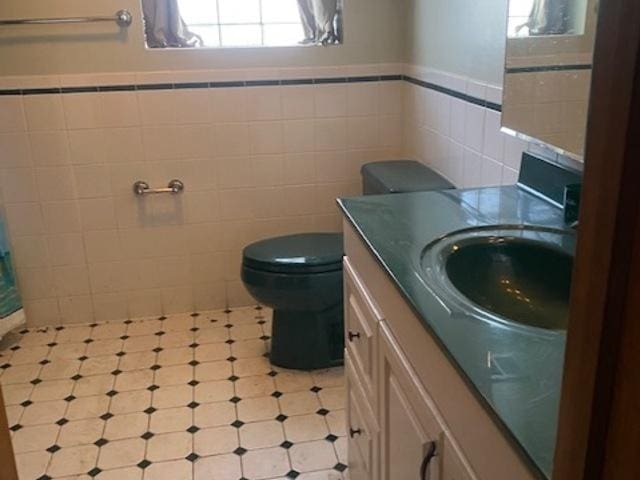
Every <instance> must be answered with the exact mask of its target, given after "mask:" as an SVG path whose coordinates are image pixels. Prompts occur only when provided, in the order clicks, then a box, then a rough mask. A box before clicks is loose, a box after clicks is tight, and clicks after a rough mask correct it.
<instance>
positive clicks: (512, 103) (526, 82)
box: [502, 0, 597, 160]
mask: <svg viewBox="0 0 640 480" xmlns="http://www.w3.org/2000/svg"><path fill="white" fill-rule="evenodd" d="M596 8H597V0H509V30H508V38H507V49H506V62H505V65H506V70H505V76H504V98H503V105H502V125H503V127H504V129H505V131H506V132H507V133H513V134H516V135H518V136H520V137H522V138H525V139H527V140H533V141H536V140H537V141H539V142H540V143H544V144H545V145H547V146H549V147H551V148H553V149H555V150H556V151H558V152H559V153H561V154H563V155H567V156H570V157H572V158H575V159H578V160H581V159H582V156H583V154H584V142H585V133H586V124H587V114H588V107H589V89H590V85H591V62H592V57H593V44H594V33H595V27H596V17H597V11H596ZM527 12H528V13H527Z"/></svg>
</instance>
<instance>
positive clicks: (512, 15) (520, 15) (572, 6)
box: [508, 0, 587, 38]
mask: <svg viewBox="0 0 640 480" xmlns="http://www.w3.org/2000/svg"><path fill="white" fill-rule="evenodd" d="M586 12H587V2H586V1H584V0H511V1H510V3H509V29H508V36H509V38H515V37H529V36H531V37H533V36H540V35H582V34H583V33H584V28H585V20H586Z"/></svg>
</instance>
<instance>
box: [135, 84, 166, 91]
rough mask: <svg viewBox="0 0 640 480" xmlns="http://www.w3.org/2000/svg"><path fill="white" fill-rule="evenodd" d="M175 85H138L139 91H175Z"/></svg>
mask: <svg viewBox="0 0 640 480" xmlns="http://www.w3.org/2000/svg"><path fill="white" fill-rule="evenodd" d="M174 86H175V84H173V83H147V84H142V85H136V89H138V90H173V88H174Z"/></svg>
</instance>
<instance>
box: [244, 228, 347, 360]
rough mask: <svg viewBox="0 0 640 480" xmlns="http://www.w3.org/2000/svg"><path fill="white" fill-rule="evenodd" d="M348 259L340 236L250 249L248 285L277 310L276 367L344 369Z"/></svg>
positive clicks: (291, 238) (292, 238)
mask: <svg viewBox="0 0 640 480" xmlns="http://www.w3.org/2000/svg"><path fill="white" fill-rule="evenodd" d="M342 255H343V247H342V235H341V234H337V233H305V234H299V235H287V236H284V237H277V238H271V239H267V240H262V241H260V242H256V243H253V244H251V245H249V246H248V247H246V248H245V249H244V251H243V258H242V281H243V282H244V284H245V287H246V288H247V290H248V291H249V293H250V294H251V295H252V296H253V297H254V298H255V299H256V300H257V301H258V302H259V303H261V304H263V305H266V306H268V307H271V308H272V309H273V325H272V334H271V352H270V360H271V363H272V364H274V365H277V366H280V367H284V368H296V369H304V370H312V369H317V368H326V367H331V366H336V365H340V364H341V363H342V358H343V352H342V349H343V348H344V340H343V335H344V334H343V306H342Z"/></svg>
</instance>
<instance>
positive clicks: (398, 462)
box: [379, 322, 444, 480]
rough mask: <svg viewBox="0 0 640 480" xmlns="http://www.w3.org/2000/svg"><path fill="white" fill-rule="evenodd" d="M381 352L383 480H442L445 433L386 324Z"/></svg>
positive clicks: (382, 330)
mask: <svg viewBox="0 0 640 480" xmlns="http://www.w3.org/2000/svg"><path fill="white" fill-rule="evenodd" d="M380 352H381V355H380V371H379V373H380V392H379V393H380V417H381V418H380V429H381V448H380V460H381V472H382V474H381V479H382V480H440V479H441V478H442V477H441V465H440V463H441V458H442V456H441V450H442V447H443V444H444V442H443V438H444V432H443V429H442V427H441V424H440V422H439V421H438V419H437V418H436V414H435V412H434V407H433V404H432V402H431V401H430V399H429V398H428V396H427V394H426V392H425V391H424V388H423V387H422V386H421V384H420V382H419V381H418V379H417V377H416V375H415V373H414V372H413V369H412V368H411V366H410V365H409V364H408V362H407V360H406V358H405V357H404V355H403V354H402V352H401V351H400V349H399V348H398V345H397V344H396V342H395V340H394V339H393V336H392V334H391V332H390V331H389V329H388V326H387V325H386V323H385V322H382V323H381V324H380ZM425 464H426V471H425V472H424V476H423V475H422V472H421V470H422V467H423V466H424V465H425Z"/></svg>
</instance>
